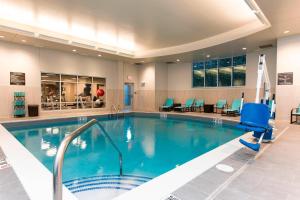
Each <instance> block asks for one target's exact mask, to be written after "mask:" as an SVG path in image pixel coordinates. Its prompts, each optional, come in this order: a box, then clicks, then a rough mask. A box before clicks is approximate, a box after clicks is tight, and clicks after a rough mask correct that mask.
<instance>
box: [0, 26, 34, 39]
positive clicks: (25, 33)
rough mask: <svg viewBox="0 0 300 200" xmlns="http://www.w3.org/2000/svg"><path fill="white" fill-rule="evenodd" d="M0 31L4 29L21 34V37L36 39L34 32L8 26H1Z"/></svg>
mask: <svg viewBox="0 0 300 200" xmlns="http://www.w3.org/2000/svg"><path fill="white" fill-rule="evenodd" d="M0 29H4V30H5V31H8V32H12V33H16V34H20V35H24V36H29V37H34V32H32V31H25V30H22V29H18V28H13V27H8V26H5V25H0Z"/></svg>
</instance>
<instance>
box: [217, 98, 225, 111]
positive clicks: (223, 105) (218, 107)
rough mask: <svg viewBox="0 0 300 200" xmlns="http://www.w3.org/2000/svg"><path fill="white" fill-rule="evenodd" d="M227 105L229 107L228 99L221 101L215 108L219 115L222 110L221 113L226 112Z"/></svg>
mask: <svg viewBox="0 0 300 200" xmlns="http://www.w3.org/2000/svg"><path fill="white" fill-rule="evenodd" d="M226 105H227V101H226V99H219V100H218V101H217V103H216V106H215V111H216V113H218V110H221V111H222V110H224V109H225V107H226Z"/></svg>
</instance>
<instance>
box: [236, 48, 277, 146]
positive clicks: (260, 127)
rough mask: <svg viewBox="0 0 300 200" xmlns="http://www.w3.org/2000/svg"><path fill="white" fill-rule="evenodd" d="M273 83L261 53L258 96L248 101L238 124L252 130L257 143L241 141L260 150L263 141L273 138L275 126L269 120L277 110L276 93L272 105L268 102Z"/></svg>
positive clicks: (242, 127) (257, 84) (257, 86)
mask: <svg viewBox="0 0 300 200" xmlns="http://www.w3.org/2000/svg"><path fill="white" fill-rule="evenodd" d="M263 79H264V98H263V103H260V98H259V94H260V90H261V86H262V82H263ZM270 91H271V84H270V79H269V75H268V69H267V66H266V60H265V55H264V54H261V55H260V56H259V61H258V70H257V83H256V97H255V103H246V104H244V106H243V109H242V111H241V121H240V123H239V124H238V125H237V127H238V128H240V129H243V130H245V131H247V132H250V131H252V132H253V137H254V138H255V139H256V140H257V143H251V142H247V141H245V140H243V139H240V143H242V144H243V145H245V146H246V147H248V148H250V149H252V150H254V151H259V149H260V144H261V143H262V142H270V141H272V140H273V139H274V138H273V135H272V133H273V127H272V126H271V125H270V124H269V120H270V119H272V118H273V116H274V112H275V95H273V98H272V104H271V107H270V108H269V106H268V105H267V104H266V103H267V101H268V100H269V98H270Z"/></svg>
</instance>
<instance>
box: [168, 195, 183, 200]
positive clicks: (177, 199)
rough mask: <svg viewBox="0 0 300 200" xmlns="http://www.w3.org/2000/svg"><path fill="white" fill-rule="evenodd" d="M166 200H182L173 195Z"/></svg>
mask: <svg viewBox="0 0 300 200" xmlns="http://www.w3.org/2000/svg"><path fill="white" fill-rule="evenodd" d="M166 200H181V199H179V198H178V197H176V196H174V195H173V194H172V195H170V196H169V197H168V198H167V199H166Z"/></svg>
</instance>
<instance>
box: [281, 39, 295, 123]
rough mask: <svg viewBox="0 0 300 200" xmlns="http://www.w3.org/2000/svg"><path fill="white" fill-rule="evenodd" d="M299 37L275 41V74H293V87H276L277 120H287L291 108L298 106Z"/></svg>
mask: <svg viewBox="0 0 300 200" xmlns="http://www.w3.org/2000/svg"><path fill="white" fill-rule="evenodd" d="M299 60H300V35H295V36H289V37H284V38H280V39H278V41H277V72H278V73H282V72H293V76H294V77H293V79H294V83H293V85H277V87H276V94H277V98H276V99H277V118H278V119H281V120H289V117H290V111H291V109H292V108H295V107H297V106H298V105H299V104H300V92H299V91H300V62H299Z"/></svg>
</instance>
